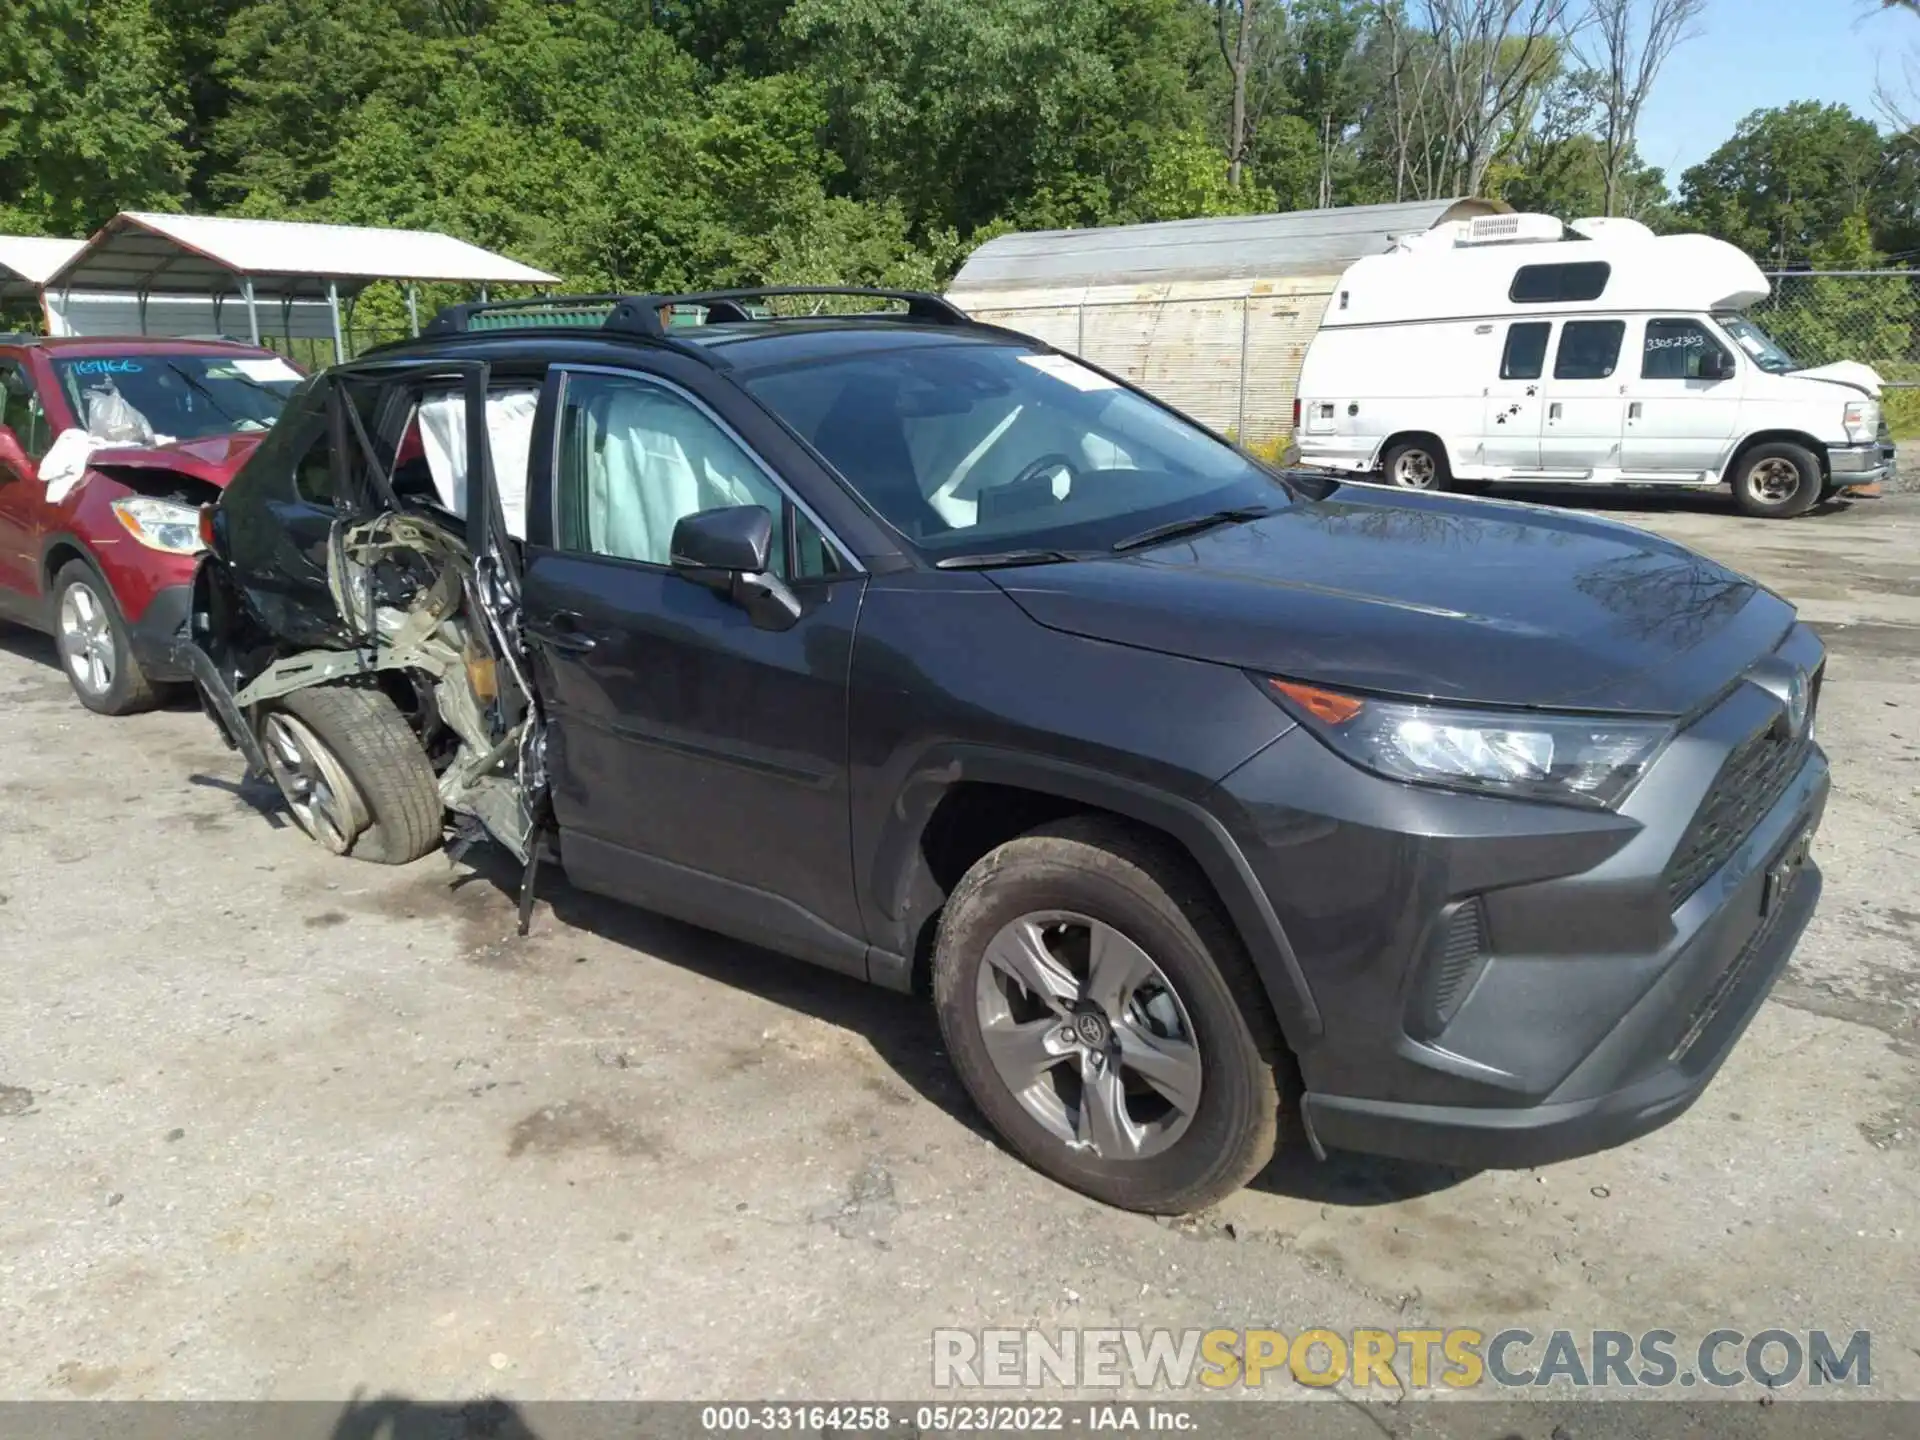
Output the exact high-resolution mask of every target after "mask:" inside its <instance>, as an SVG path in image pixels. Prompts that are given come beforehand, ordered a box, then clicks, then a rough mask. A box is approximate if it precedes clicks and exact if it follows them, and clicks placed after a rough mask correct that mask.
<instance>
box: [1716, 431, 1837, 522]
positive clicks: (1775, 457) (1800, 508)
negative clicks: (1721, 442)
mask: <svg viewBox="0 0 1920 1440" xmlns="http://www.w3.org/2000/svg"><path fill="white" fill-rule="evenodd" d="M1820 489H1821V481H1820V461H1819V459H1818V458H1817V457H1816V456H1815V455H1814V453H1813V452H1812V451H1811V450H1809V449H1807V448H1806V447H1805V446H1804V445H1795V444H1793V443H1791V442H1790V441H1784V440H1776V441H1770V442H1768V443H1767V444H1764V445H1756V446H1754V447H1753V448H1752V449H1751V450H1749V451H1747V453H1746V454H1745V455H1743V456H1741V457H1740V466H1739V468H1738V469H1737V470H1736V471H1735V472H1734V476H1733V503H1734V504H1736V505H1738V506H1739V507H1740V509H1741V511H1742V512H1743V513H1744V514H1747V515H1756V516H1760V517H1763V518H1766V519H1786V518H1788V517H1789V516H1793V515H1804V514H1805V513H1806V512H1807V511H1809V510H1811V509H1812V508H1813V507H1814V506H1815V505H1816V504H1818V503H1819V500H1820Z"/></svg>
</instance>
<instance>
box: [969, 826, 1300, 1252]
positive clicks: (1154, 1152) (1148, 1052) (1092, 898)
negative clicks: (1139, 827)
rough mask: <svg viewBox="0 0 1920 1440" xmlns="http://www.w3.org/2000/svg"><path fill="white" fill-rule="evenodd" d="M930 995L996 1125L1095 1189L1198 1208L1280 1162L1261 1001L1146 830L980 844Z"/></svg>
mask: <svg viewBox="0 0 1920 1440" xmlns="http://www.w3.org/2000/svg"><path fill="white" fill-rule="evenodd" d="M934 997H935V1003H936V1006H937V1008H938V1011H939V1017H940V1028H941V1031H942V1033H943V1034H944V1035H945V1037H946V1041H947V1048H948V1051H949V1053H950V1054H951V1055H952V1056H953V1058H954V1063H955V1065H956V1067H957V1068H958V1070H959V1072H960V1078H961V1080H962V1082H963V1083H964V1084H965V1085H966V1087H967V1090H968V1093H969V1094H971V1095H972V1096H973V1099H974V1102H975V1103H976V1104H977V1105H978V1106H979V1107H980V1109H981V1111H982V1112H983V1113H984V1114H985V1115H986V1117H987V1119H988V1120H990V1121H991V1122H992V1123H993V1126H994V1128H995V1129H996V1130H998V1131H999V1132H1000V1134H1001V1136H1002V1137H1003V1138H1004V1139H1005V1140H1006V1142H1007V1144H1008V1145H1009V1146H1010V1147H1011V1148H1012V1149H1013V1150H1014V1151H1015V1152H1016V1153H1018V1154H1019V1155H1020V1156H1021V1157H1022V1158H1023V1159H1025V1160H1026V1161H1027V1162H1028V1163H1029V1164H1031V1165H1033V1166H1034V1168H1036V1169H1038V1170H1040V1171H1042V1172H1043V1173H1045V1174H1047V1175H1050V1176H1052V1177H1053V1178H1054V1179H1056V1180H1059V1181H1061V1182H1062V1183H1064V1184H1067V1185H1071V1186H1072V1187H1074V1188H1075V1189H1077V1190H1082V1191H1084V1192H1086V1193H1087V1194H1089V1195H1092V1196H1093V1197H1095V1198H1096V1199H1099V1200H1103V1201H1106V1202H1107V1203H1108V1204H1111V1205H1118V1206H1122V1207H1124V1208H1126V1209H1130V1210H1145V1211H1151V1212H1157V1213H1167V1214H1177V1213H1180V1212H1184V1211H1188V1210H1195V1209H1199V1208H1201V1207H1203V1206H1206V1205H1210V1204H1212V1203H1214V1202H1215V1201H1217V1200H1220V1199H1221V1198H1223V1197H1224V1196H1226V1195H1228V1194H1231V1193H1232V1192H1233V1191H1235V1190H1237V1189H1239V1188H1240V1186H1242V1185H1244V1184H1245V1183H1246V1182H1247V1181H1248V1180H1249V1179H1250V1178H1252V1176H1253V1175H1255V1174H1256V1173H1258V1171H1259V1170H1260V1169H1261V1167H1262V1166H1264V1165H1265V1164H1266V1163H1267V1161H1268V1159H1269V1158H1271V1156H1272V1154H1273V1148H1274V1141H1275V1136H1276V1134H1277V1131H1278V1123H1279V1106H1280V1096H1279V1088H1278V1083H1277V1081H1276V1078H1275V1075H1274V1070H1273V1065H1272V1063H1271V1061H1270V1059H1269V1056H1271V1055H1272V1054H1274V1053H1276V1047H1277V1037H1275V1036H1274V1035H1273V1033H1272V1029H1273V1027H1272V1021H1271V1018H1270V1016H1269V1015H1268V1012H1267V1010H1266V1002H1265V998H1264V996H1263V995H1262V994H1261V992H1260V989H1259V985H1258V982H1257V980H1256V979H1255V978H1254V975H1253V971H1252V967H1251V965H1250V963H1249V962H1248V960H1247V957H1246V953H1245V950H1244V948H1243V947H1242V946H1241V944H1240V941H1239V937H1238V936H1237V935H1236V934H1235V933H1234V931H1233V929H1232V928H1231V926H1230V925H1228V924H1227V922H1226V921H1225V919H1224V918H1223V917H1222V916H1221V914H1220V913H1219V909H1218V906H1217V904H1216V902H1215V901H1214V899H1213V896H1212V895H1211V893H1210V892H1208V891H1207V890H1206V888H1205V886H1204V884H1203V882H1201V881H1200V879H1199V877H1198V875H1197V873H1196V872H1195V871H1194V870H1193V867H1192V865H1191V864H1190V862H1188V861H1187V860H1186V858H1185V857H1184V856H1182V855H1179V854H1178V853H1176V852H1174V851H1172V850H1171V849H1170V848H1168V847H1166V846H1164V845H1162V844H1160V843H1158V842H1156V841H1154V840H1152V839H1150V838H1148V837H1143V836H1140V835H1138V834H1136V833H1135V832H1133V831H1132V830H1130V829H1128V828H1126V827H1124V826H1121V825H1118V824H1116V823H1114V822H1111V821H1107V820H1103V819H1098V818H1093V817H1081V818H1076V819H1071V820H1066V821H1062V822H1059V823H1058V824H1055V825H1050V826H1047V827H1044V828H1042V829H1040V830H1036V831H1034V832H1033V833H1031V834H1029V835H1024V836H1021V837H1020V838H1019V839H1017V840H1012V841H1009V842H1008V843H1006V844H1005V845H1002V846H1000V847H999V848H998V849H996V850H994V851H992V852H991V853H989V854H988V855H986V856H985V857H984V858H983V859H981V860H980V861H979V862H978V863H977V864H976V865H975V866H974V867H973V868H972V869H971V870H969V871H968V872H967V874H966V876H965V877H964V878H963V879H962V880H961V882H960V884H959V885H958V886H957V887H955V889H954V892H953V895H952V897H951V898H950V899H949V901H948V902H947V907H946V911H945V913H944V915H943V916H942V918H941V924H940V934H939V939H938V942H937V945H936V949H935V954H934Z"/></svg>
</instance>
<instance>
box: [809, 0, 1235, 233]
mask: <svg viewBox="0 0 1920 1440" xmlns="http://www.w3.org/2000/svg"><path fill="white" fill-rule="evenodd" d="M787 26H788V30H789V33H790V34H791V35H792V36H793V38H794V39H795V41H796V43H797V44H798V45H799V47H800V50H801V53H802V54H803V55H804V57H805V63H806V65H807V67H808V69H809V71H810V73H811V74H813V75H814V76H815V77H816V78H817V80H818V82H819V83H820V85H821V87H822V94H823V95H824V97H825V99H826V104H827V107H828V116H829V118H828V127H827V135H828V137H829V141H830V143H831V144H832V146H833V148H834V150H835V151H836V152H837V153H838V155H839V156H840V157H841V159H842V160H843V162H844V164H845V166H846V169H845V173H844V182H843V183H844V186H845V190H846V192H847V193H850V194H851V195H853V196H855V197H856V198H861V199H869V200H875V199H895V200H897V201H898V202H899V203H900V204H901V206H902V207H903V209H904V210H905V212H906V213H907V215H908V216H909V217H910V219H911V221H912V222H913V224H914V225H915V226H916V228H952V229H955V230H957V231H959V232H961V233H966V232H969V231H972V230H974V229H977V228H978V227H980V226H982V225H985V224H987V223H988V222H990V221H992V220H995V219H997V218H1001V217H1006V216H1019V217H1021V218H1023V219H1028V220H1031V221H1034V222H1038V223H1069V224H1070V223H1079V224H1093V223H1099V222H1101V221H1104V220H1107V219H1111V218H1116V217H1119V216H1123V215H1127V214H1129V213H1133V212H1136V211H1137V210H1138V209H1139V206H1140V197H1141V196H1142V195H1143V193H1144V191H1145V188H1146V186H1147V185H1148V183H1149V179H1150V176H1151V173H1152V155H1153V146H1154V141H1155V139H1156V137H1158V136H1162V135H1165V134H1167V133H1168V132H1177V131H1182V130H1186V129H1188V128H1190V126H1191V125H1192V123H1193V122H1194V120H1195V119H1196V118H1197V105H1196V101H1195V97H1194V96H1193V95H1192V94H1191V92H1190V91H1189V88H1188V83H1187V70H1186V56H1187V54H1188V53H1189V51H1190V49H1191V45H1192V38H1193V32H1192V29H1191V27H1190V16H1189V15H1188V13H1187V11H1186V0H1076V3H1073V4H1060V3H1058V0H798V3H796V4H795V5H794V6H793V8H792V10H791V11H790V12H789V14H788V18H787Z"/></svg>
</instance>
